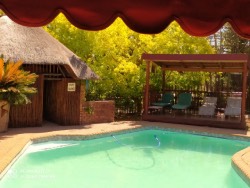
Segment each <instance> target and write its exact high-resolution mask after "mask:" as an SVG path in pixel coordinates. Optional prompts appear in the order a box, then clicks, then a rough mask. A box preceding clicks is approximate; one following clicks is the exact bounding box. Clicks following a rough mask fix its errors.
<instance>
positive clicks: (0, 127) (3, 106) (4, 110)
mask: <svg viewBox="0 0 250 188" xmlns="http://www.w3.org/2000/svg"><path fill="white" fill-rule="evenodd" d="M9 112H10V104H9V103H8V102H7V101H0V132H5V131H7V129H8V124H9Z"/></svg>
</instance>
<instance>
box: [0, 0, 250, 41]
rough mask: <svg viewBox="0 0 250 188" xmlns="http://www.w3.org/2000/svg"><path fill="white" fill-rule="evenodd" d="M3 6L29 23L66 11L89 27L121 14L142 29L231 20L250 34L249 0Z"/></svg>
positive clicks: (10, 2) (1, 0)
mask: <svg viewBox="0 0 250 188" xmlns="http://www.w3.org/2000/svg"><path fill="white" fill-rule="evenodd" d="M0 8H1V9H2V10H3V11H4V12H5V13H6V14H7V15H8V16H9V17H10V18H11V19H12V20H13V21H15V22H17V23H19V24H21V25H25V26H43V25H46V24H48V23H50V22H51V21H52V20H53V19H54V18H55V17H56V16H57V14H58V13H59V12H63V13H64V14H65V16H66V17H67V18H68V20H69V21H70V22H71V23H72V24H74V25H75V26H77V27H79V28H81V29H85V30H101V29H104V28H106V27H108V26H109V25H110V24H111V23H112V22H113V21H114V20H115V19H116V18H117V17H121V18H122V19H123V21H124V22H125V23H126V24H127V25H128V26H129V27H130V28H131V29H132V30H134V31H137V32H140V33H159V32H161V31H163V30H164V29H165V28H166V27H167V26H168V25H169V24H170V23H171V22H172V21H173V20H176V21H177V22H178V23H179V24H180V26H181V27H182V28H183V29H184V30H185V31H186V32H187V33H189V34H190V35H195V36H208V35H210V34H213V33H215V32H216V31H217V30H218V29H220V28H221V27H222V26H223V25H224V23H225V22H230V24H231V25H232V26H233V28H234V30H235V31H236V32H237V33H238V34H239V35H241V36H243V37H245V38H250V1H249V0H0Z"/></svg>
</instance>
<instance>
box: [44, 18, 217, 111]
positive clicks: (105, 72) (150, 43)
mask: <svg viewBox="0 0 250 188" xmlns="http://www.w3.org/2000/svg"><path fill="white" fill-rule="evenodd" d="M46 30H47V31H48V32H50V33H51V34H52V35H53V36H54V37H56V38H57V39H58V40H60V41H61V42H62V43H64V44H65V45H66V46H67V47H68V48H70V49H71V50H72V51H73V52H74V53H76V54H77V55H78V56H80V57H81V58H82V59H83V60H85V61H86V62H87V64H88V65H89V66H90V67H91V68H92V69H93V70H94V71H95V72H96V73H97V74H98V75H99V76H100V78H101V79H100V80H98V81H93V82H90V84H89V92H88V95H87V98H88V99H94V100H96V99H110V98H113V99H115V100H116V102H117V104H118V103H122V102H124V103H127V104H135V105H137V106H138V107H139V106H141V101H142V92H143V86H144V84H145V63H143V62H142V60H141V55H142V54H143V53H167V54H198V53H203V54H208V53H213V48H211V46H210V44H209V42H208V40H207V39H206V38H199V37H192V36H189V35H188V34H186V33H185V32H183V31H182V29H181V28H180V27H179V25H178V24H177V23H176V22H174V23H172V24H171V25H170V26H169V27H168V28H167V29H166V30H165V31H163V32H162V33H160V34H155V35H145V34H139V33H136V32H134V31H132V30H130V29H129V28H128V27H127V26H126V25H125V24H124V23H123V22H122V20H121V19H117V20H116V21H115V22H114V23H113V24H112V25H111V26H110V27H108V28H107V29H105V30H102V31H98V32H93V31H83V30H80V29H77V28H75V27H74V26H72V25H71V24H70V23H69V22H68V21H67V19H66V18H65V17H64V16H63V15H62V14H61V15H59V16H58V17H57V18H56V19H55V20H54V21H53V22H52V23H51V24H49V25H48V26H47V27H46ZM167 75H169V79H168V81H169V82H168V84H169V85H179V87H182V88H184V87H186V86H187V85H189V84H192V85H194V84H198V85H199V84H203V83H204V81H205V78H206V76H205V77H204V74H201V73H182V74H179V73H178V72H168V73H167ZM170 75H171V76H170ZM176 80H179V82H178V83H177V82H176ZM160 82H161V71H160V69H156V71H155V72H154V73H153V74H152V85H154V86H155V87H156V88H158V89H159V88H160V86H161V84H160ZM121 99H124V101H122V100H121Z"/></svg>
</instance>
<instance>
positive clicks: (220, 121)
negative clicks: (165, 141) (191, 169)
mask: <svg viewBox="0 0 250 188" xmlns="http://www.w3.org/2000/svg"><path fill="white" fill-rule="evenodd" d="M142 120H145V121H153V122H164V123H176V124H186V125H197V126H207V127H218V128H230V129H246V128H247V122H246V120H244V121H242V122H241V120H240V118H239V117H225V116H223V114H222V115H220V116H219V115H218V116H212V117H207V116H199V115H197V114H195V113H190V112H187V113H184V112H175V113H173V112H171V113H170V112H165V113H159V112H157V113H151V114H143V115H142Z"/></svg>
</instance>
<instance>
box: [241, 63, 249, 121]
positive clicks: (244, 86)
mask: <svg viewBox="0 0 250 188" xmlns="http://www.w3.org/2000/svg"><path fill="white" fill-rule="evenodd" d="M247 75H248V69H247V63H244V69H243V73H242V100H241V123H245V111H246V98H247V97H246V95H247Z"/></svg>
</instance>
